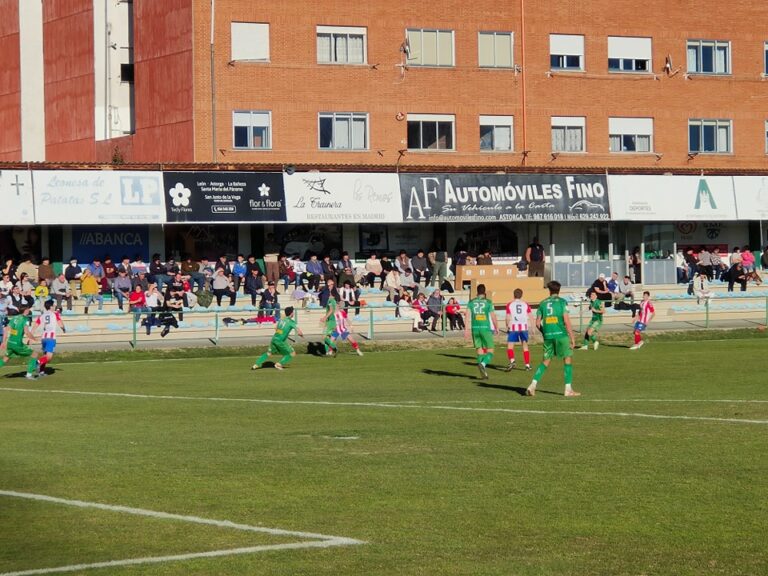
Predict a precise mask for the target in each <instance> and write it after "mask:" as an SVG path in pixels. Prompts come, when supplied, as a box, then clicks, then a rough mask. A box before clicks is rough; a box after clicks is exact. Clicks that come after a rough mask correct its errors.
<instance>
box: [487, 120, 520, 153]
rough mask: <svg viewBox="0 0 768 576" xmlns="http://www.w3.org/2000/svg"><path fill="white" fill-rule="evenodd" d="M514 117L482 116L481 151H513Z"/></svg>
mask: <svg viewBox="0 0 768 576" xmlns="http://www.w3.org/2000/svg"><path fill="white" fill-rule="evenodd" d="M512 134H513V132H512V116H480V150H482V151H483V152H509V151H511V150H512V142H513V140H512Z"/></svg>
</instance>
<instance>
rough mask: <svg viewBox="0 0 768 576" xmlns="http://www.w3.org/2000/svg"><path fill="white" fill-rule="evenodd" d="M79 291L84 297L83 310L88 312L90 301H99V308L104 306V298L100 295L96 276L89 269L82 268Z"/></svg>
mask: <svg viewBox="0 0 768 576" xmlns="http://www.w3.org/2000/svg"><path fill="white" fill-rule="evenodd" d="M80 284H81V287H80V293H81V294H82V295H83V298H85V310H84V312H85V313H86V314H88V307H89V306H90V304H91V303H92V302H98V303H99V310H102V309H103V308H104V298H103V297H102V296H101V287H100V284H99V282H98V281H97V280H96V277H95V276H94V275H93V274H91V271H90V269H85V270H83V276H82V279H81V281H80Z"/></svg>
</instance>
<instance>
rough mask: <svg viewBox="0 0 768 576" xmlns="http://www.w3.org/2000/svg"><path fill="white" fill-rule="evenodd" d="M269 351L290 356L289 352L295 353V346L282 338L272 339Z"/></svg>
mask: <svg viewBox="0 0 768 576" xmlns="http://www.w3.org/2000/svg"><path fill="white" fill-rule="evenodd" d="M269 353H270V354H281V355H282V356H288V355H289V354H293V346H291V345H290V344H288V342H285V341H282V340H272V341H271V342H270V343H269Z"/></svg>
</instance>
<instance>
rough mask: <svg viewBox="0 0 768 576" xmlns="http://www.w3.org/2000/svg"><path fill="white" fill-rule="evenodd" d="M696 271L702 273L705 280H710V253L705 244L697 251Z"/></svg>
mask: <svg viewBox="0 0 768 576" xmlns="http://www.w3.org/2000/svg"><path fill="white" fill-rule="evenodd" d="M698 271H699V273H700V274H704V275H705V276H706V277H707V280H712V255H711V254H710V253H709V250H707V247H706V246H702V247H701V250H700V251H699V258H698Z"/></svg>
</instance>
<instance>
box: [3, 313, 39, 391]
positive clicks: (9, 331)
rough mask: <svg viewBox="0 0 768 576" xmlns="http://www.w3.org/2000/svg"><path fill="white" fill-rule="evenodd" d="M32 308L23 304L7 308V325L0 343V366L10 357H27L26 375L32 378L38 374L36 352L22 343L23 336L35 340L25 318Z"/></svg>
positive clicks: (27, 317) (31, 340)
mask: <svg viewBox="0 0 768 576" xmlns="http://www.w3.org/2000/svg"><path fill="white" fill-rule="evenodd" d="M31 310H32V309H31V308H30V307H29V306H23V307H21V308H19V310H8V325H7V326H6V327H5V330H4V333H3V342H2V344H0V352H1V353H2V355H3V358H2V360H0V367H2V366H5V365H6V364H7V363H8V360H9V359H10V358H13V357H14V356H18V357H19V358H27V357H29V361H28V362H27V374H26V377H27V378H28V379H29V380H34V379H36V378H37V376H38V371H37V366H38V365H37V356H38V354H37V352H35V351H34V350H32V348H30V347H29V346H27V345H26V344H24V337H25V336H26V337H27V338H29V341H30V342H34V341H35V340H37V339H36V338H35V335H34V334H32V331H31V330H30V329H29V324H28V323H27V320H28V319H29V314H30V311H31Z"/></svg>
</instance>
